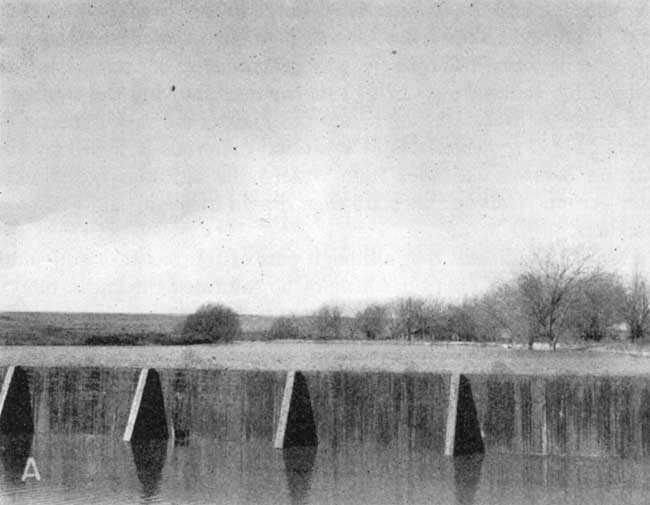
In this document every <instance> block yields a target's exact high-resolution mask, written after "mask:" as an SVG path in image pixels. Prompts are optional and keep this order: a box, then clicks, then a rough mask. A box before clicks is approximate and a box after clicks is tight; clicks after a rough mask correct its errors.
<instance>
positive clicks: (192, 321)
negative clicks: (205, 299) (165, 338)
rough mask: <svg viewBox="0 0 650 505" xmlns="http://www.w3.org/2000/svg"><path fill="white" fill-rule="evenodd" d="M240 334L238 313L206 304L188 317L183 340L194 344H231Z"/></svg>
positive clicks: (223, 307) (216, 305)
mask: <svg viewBox="0 0 650 505" xmlns="http://www.w3.org/2000/svg"><path fill="white" fill-rule="evenodd" d="M239 333H240V326H239V316H238V315H237V313H236V312H235V311H234V310H232V309H230V308H228V307H226V306H224V305H219V304H206V305H203V306H201V307H199V309H198V310H197V311H196V312H195V313H194V314H191V315H189V316H187V319H186V320H185V325H184V326H183V338H184V339H189V340H192V341H194V342H197V343H198V342H199V341H200V342H230V341H231V340H233V339H234V338H235V337H237V336H238V335H239Z"/></svg>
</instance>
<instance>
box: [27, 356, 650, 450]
mask: <svg viewBox="0 0 650 505" xmlns="http://www.w3.org/2000/svg"><path fill="white" fill-rule="evenodd" d="M25 371H26V373H27V377H28V383H29V390H30V395H31V403H32V411H33V416H34V429H35V431H36V433H37V434H96V435H110V436H112V437H116V438H118V439H121V438H122V436H123V433H124V430H125V427H126V423H127V420H128V417H129V410H130V406H131V401H132V398H133V395H134V393H135V389H136V385H137V381H138V376H139V373H140V370H139V369H135V368H133V369H130V368H114V369H109V368H65V367H56V368H32V367H25ZM159 374H160V383H161V387H162V393H163V395H164V403H165V417H166V422H167V425H168V426H169V427H173V428H174V431H175V433H176V434H177V436H178V437H179V438H181V437H196V436H198V437H208V438H211V439H215V440H219V441H223V442H229V443H243V442H247V441H260V442H261V443H265V444H267V443H268V444H269V445H272V444H273V438H274V434H275V432H276V429H277V425H278V419H279V414H280V410H281V403H282V395H283V389H284V385H285V378H286V372H279V371H250V370H183V369H162V370H159ZM304 376H305V379H306V384H307V388H308V390H309V395H310V398H311V404H312V409H313V415H314V421H315V424H316V433H317V437H318V443H319V447H332V448H336V447H345V446H347V445H349V444H363V443H372V444H379V445H382V446H391V447H392V446H395V447H397V448H400V447H402V448H404V449H405V450H411V449H418V450H425V451H430V452H432V453H434V454H443V453H444V447H445V435H446V426H447V414H448V413H447V408H448V407H447V403H448V399H449V385H450V375H449V374H429V373H389V372H333V371H325V372H304ZM467 378H468V379H469V381H470V383H471V389H472V394H473V399H474V403H475V406H476V412H477V415H478V421H479V423H480V428H481V431H482V433H483V438H484V444H485V451H486V453H488V454H496V453H505V454H541V455H563V456H617V457H626V458H627V457H632V458H636V457H645V456H649V455H650V378H645V377H589V376H563V377H547V376H524V375H508V374H502V375H498V374H468V375H467Z"/></svg>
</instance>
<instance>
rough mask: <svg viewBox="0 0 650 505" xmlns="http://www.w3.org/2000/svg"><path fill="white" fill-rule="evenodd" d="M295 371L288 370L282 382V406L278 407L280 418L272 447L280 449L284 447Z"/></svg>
mask: <svg viewBox="0 0 650 505" xmlns="http://www.w3.org/2000/svg"><path fill="white" fill-rule="evenodd" d="M295 377H296V372H295V371H294V370H290V371H289V372H287V380H286V382H285V383H284V394H283V396H282V406H281V407H280V418H279V419H278V429H277V431H276V432H275V440H274V442H273V447H275V448H276V449H282V448H283V447H284V435H285V433H286V431H287V421H288V420H289V407H290V406H291V395H292V394H293V382H294V379H295Z"/></svg>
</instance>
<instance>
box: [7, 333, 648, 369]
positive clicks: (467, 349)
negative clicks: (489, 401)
mask: <svg viewBox="0 0 650 505" xmlns="http://www.w3.org/2000/svg"><path fill="white" fill-rule="evenodd" d="M7 365H22V366H35V367H104V368H105V367H111V368H112V367H118V368H119V367H129V368H142V367H155V368H168V369H169V368H177V369H187V368H190V369H210V368H212V369H231V370H278V371H286V370H302V371H310V370H322V371H326V370H348V371H356V372H363V371H372V370H377V371H392V372H422V373H434V372H437V373H447V372H458V373H483V374H518V375H531V374H535V375H595V376H605V375H607V376H609V375H612V376H632V375H636V376H639V375H643V376H648V375H650V355H648V356H643V355H630V354H624V353H618V352H609V351H607V350H602V351H595V350H569V349H562V350H558V351H556V352H551V351H534V350H533V351H530V350H527V349H505V348H503V347H500V346H495V345H481V344H460V345H459V344H424V343H416V344H405V343H388V342H381V343H380V342H364V341H357V342H350V341H339V342H304V341H273V342H234V343H232V344H212V345H193V346H165V347H163V346H156V347H151V346H139V347H116V346H110V347H103V346H98V347H90V346H77V347H72V346H7V347H0V366H7Z"/></svg>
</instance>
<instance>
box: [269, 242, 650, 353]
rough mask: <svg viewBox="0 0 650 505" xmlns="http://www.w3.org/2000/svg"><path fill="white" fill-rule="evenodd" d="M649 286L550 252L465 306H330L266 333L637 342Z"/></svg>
mask: <svg viewBox="0 0 650 505" xmlns="http://www.w3.org/2000/svg"><path fill="white" fill-rule="evenodd" d="M649 300H650V297H649V295H648V283H647V281H646V279H645V278H644V277H643V276H642V275H641V274H640V273H639V272H638V271H637V272H636V273H635V274H634V275H633V276H632V278H631V279H630V280H629V281H628V282H624V280H623V279H622V278H621V277H620V276H619V275H617V274H615V273H613V272H608V271H606V270H604V269H603V268H601V267H599V266H597V265H594V264H593V263H592V261H591V260H590V258H589V257H588V256H576V255H571V254H567V253H561V254H553V253H547V254H544V255H537V256H534V257H533V258H531V260H530V261H528V262H527V264H526V265H525V266H524V267H522V268H521V269H520V271H519V273H518V274H516V275H515V276H513V278H511V279H509V280H508V281H506V282H502V283H500V284H498V285H496V286H494V287H493V288H492V289H490V290H489V291H488V292H486V293H485V294H483V295H481V296H476V297H473V298H468V299H466V300H464V301H462V302H460V303H449V302H445V301H444V300H439V299H425V298H418V297H406V298H401V299H398V300H393V301H390V302H387V303H372V304H369V305H368V306H366V307H365V308H364V309H363V310H361V311H359V312H358V313H357V314H356V316H355V317H343V316H342V310H341V308H340V307H337V306H332V305H326V306H323V307H321V308H320V309H319V310H317V311H316V312H315V313H313V314H312V315H311V316H309V317H303V318H296V317H281V318H277V319H276V320H275V321H274V323H273V325H272V327H271V329H270V330H269V331H268V332H267V338H269V339H275V338H308V339H323V340H330V339H349V338H363V339H368V340H381V339H396V340H405V341H415V340H420V341H422V340H424V341H435V340H447V341H448V340H456V341H509V342H516V343H524V344H527V345H528V346H529V347H532V346H533V344H534V343H535V342H546V343H548V344H549V345H550V346H551V347H552V348H553V349H555V348H556V346H557V344H558V342H560V341H572V342H576V341H599V340H602V339H620V338H629V339H631V340H635V341H638V340H640V339H643V338H644V337H645V336H646V335H647V334H648V333H649V332H650V301H649Z"/></svg>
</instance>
